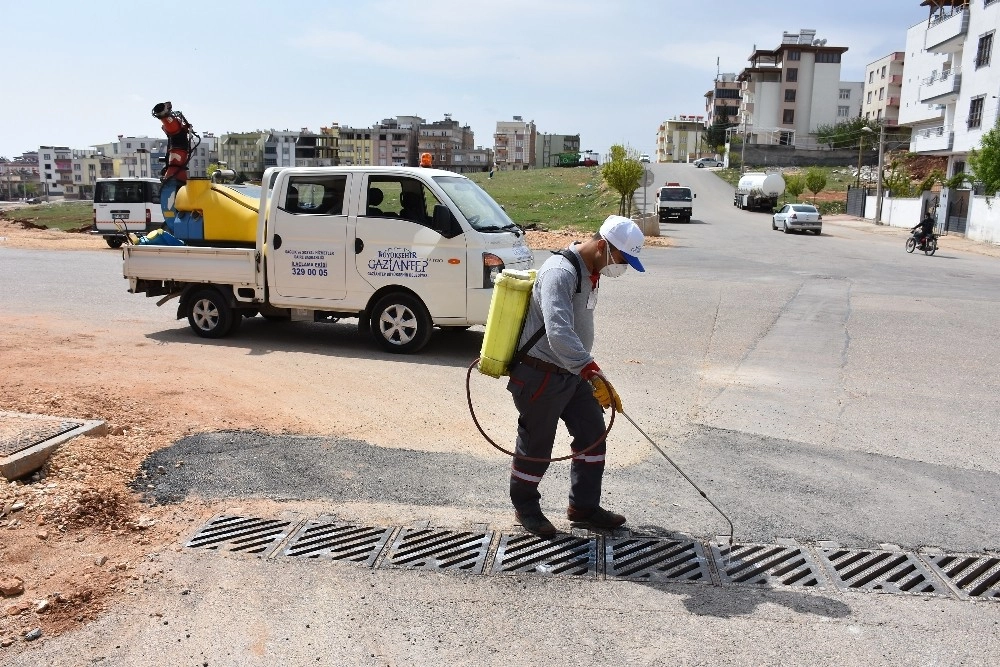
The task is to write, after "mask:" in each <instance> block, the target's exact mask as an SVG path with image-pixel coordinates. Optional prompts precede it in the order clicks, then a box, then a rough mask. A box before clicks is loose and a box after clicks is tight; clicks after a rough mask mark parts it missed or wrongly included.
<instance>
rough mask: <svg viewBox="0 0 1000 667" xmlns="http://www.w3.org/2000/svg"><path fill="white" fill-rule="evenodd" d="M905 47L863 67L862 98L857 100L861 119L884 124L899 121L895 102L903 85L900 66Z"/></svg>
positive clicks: (898, 100)
mask: <svg viewBox="0 0 1000 667" xmlns="http://www.w3.org/2000/svg"><path fill="white" fill-rule="evenodd" d="M905 62H906V52H905V51H894V52H893V53H890V54H889V55H887V56H884V57H882V58H879V59H878V60H876V61H875V62H872V63H868V66H867V67H866V68H865V82H864V83H865V90H864V99H863V100H862V102H861V117H862V118H864V119H865V120H870V121H874V122H881V121H882V120H883V119H884V120H885V124H886V126H887V127H896V126H898V125H899V104H900V95H901V92H902V87H903V71H904V70H903V66H904V64H905Z"/></svg>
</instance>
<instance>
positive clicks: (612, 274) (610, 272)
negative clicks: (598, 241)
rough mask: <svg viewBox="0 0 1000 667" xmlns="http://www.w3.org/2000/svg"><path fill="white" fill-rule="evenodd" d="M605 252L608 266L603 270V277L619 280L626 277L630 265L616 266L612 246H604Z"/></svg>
mask: <svg viewBox="0 0 1000 667" xmlns="http://www.w3.org/2000/svg"><path fill="white" fill-rule="evenodd" d="M604 252H605V254H606V255H607V258H608V264H607V266H605V267H604V268H603V269H601V275H602V276H607V277H608V278H617V277H619V276H621V275H624V274H625V272H626V271H628V264H615V263H613V261H614V260H612V258H611V246H609V245H606V246H604Z"/></svg>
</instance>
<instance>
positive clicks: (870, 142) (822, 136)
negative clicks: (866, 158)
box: [815, 118, 879, 149]
mask: <svg viewBox="0 0 1000 667" xmlns="http://www.w3.org/2000/svg"><path fill="white" fill-rule="evenodd" d="M866 127H867V128H868V129H870V130H871V132H866V131H865V130H864V128H866ZM815 135H816V141H818V142H819V143H821V144H826V145H827V146H829V147H830V148H858V147H859V146H860V147H861V149H865V148H871V147H873V146H876V145H878V137H879V126H878V123H875V122H874V121H870V120H868V119H865V118H851V119H850V120H845V121H841V122H839V123H834V124H832V125H820V126H819V127H817V128H816V132H815Z"/></svg>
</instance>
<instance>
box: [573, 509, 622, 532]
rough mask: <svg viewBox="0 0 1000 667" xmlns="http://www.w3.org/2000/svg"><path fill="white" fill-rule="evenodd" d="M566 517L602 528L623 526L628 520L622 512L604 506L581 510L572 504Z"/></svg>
mask: <svg viewBox="0 0 1000 667" xmlns="http://www.w3.org/2000/svg"><path fill="white" fill-rule="evenodd" d="M566 518H567V519H569V520H570V521H571V522H573V523H574V524H577V525H581V526H589V527H591V528H599V529H601V530H614V529H615V528H621V527H622V525H624V524H625V522H626V521H628V519H626V518H625V517H623V516H622V515H621V514H615V513H614V512H609V511H608V510H606V509H604V508H603V507H595V508H594V509H592V510H580V509H577V508H575V507H573V506H572V505H571V506H570V507H569V509H567V510H566Z"/></svg>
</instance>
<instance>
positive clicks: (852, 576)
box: [819, 549, 947, 595]
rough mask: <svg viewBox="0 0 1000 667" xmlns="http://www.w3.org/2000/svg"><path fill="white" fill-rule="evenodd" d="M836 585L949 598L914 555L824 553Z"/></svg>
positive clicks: (854, 551) (821, 552) (853, 551)
mask: <svg viewBox="0 0 1000 667" xmlns="http://www.w3.org/2000/svg"><path fill="white" fill-rule="evenodd" d="M819 555H820V558H821V559H822V560H823V562H824V563H826V565H827V568H828V569H829V571H830V574H831V575H832V576H833V582H834V583H835V584H836V585H837V587H838V588H841V589H843V590H863V591H874V592H882V593H920V594H923V595H947V592H946V589H945V588H944V586H942V585H941V584H939V583H937V581H936V580H935V579H934V575H932V574H931V573H930V571H929V570H928V569H927V568H926V567H924V565H923V564H922V563H921V562H920V561H919V560H918V559H917V557H916V556H914V555H913V554H908V553H904V552H902V551H874V550H869V549H820V550H819Z"/></svg>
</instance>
